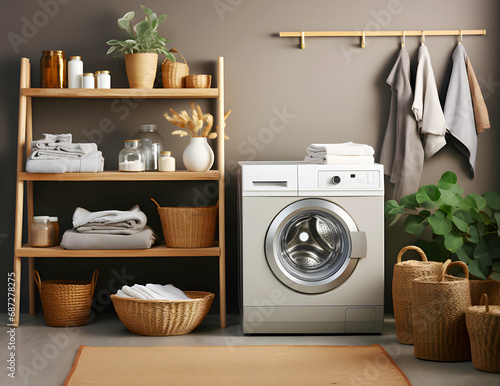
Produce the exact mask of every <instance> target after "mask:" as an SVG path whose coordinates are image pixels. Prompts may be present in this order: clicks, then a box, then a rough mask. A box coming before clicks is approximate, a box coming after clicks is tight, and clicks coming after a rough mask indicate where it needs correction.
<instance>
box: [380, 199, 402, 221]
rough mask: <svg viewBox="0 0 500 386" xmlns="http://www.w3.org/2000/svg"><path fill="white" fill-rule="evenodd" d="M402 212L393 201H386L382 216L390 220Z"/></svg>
mask: <svg viewBox="0 0 500 386" xmlns="http://www.w3.org/2000/svg"><path fill="white" fill-rule="evenodd" d="M403 212H404V210H403V208H401V207H400V206H399V204H398V203H397V202H396V201H394V200H388V201H386V203H385V204H384V214H385V218H386V219H387V220H392V219H393V218H394V216H395V215H397V214H398V213H403Z"/></svg>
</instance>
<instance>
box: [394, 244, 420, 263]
mask: <svg viewBox="0 0 500 386" xmlns="http://www.w3.org/2000/svg"><path fill="white" fill-rule="evenodd" d="M408 250H412V251H417V252H418V253H419V254H420V256H421V257H422V261H427V256H426V254H425V252H424V251H423V250H422V248H419V247H417V246H416V245H408V246H407V247H404V248H403V249H401V250H400V251H399V253H398V258H397V261H396V262H397V263H401V257H402V256H403V254H404V253H405V252H406V251H408Z"/></svg>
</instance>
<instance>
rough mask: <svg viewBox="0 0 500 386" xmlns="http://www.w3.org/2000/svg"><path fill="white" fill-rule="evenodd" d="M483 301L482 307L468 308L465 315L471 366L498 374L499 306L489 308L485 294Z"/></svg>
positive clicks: (499, 363)
mask: <svg viewBox="0 0 500 386" xmlns="http://www.w3.org/2000/svg"><path fill="white" fill-rule="evenodd" d="M483 300H484V303H485V305H484V306H472V307H469V308H467V311H466V313H465V321H466V323H467V331H468V332H469V337H470V345H471V352H472V364H473V365H474V367H475V368H476V369H478V370H482V371H489V372H492V373H500V306H490V305H489V304H488V303H489V302H488V295H486V294H483V296H482V297H481V303H482V302H483Z"/></svg>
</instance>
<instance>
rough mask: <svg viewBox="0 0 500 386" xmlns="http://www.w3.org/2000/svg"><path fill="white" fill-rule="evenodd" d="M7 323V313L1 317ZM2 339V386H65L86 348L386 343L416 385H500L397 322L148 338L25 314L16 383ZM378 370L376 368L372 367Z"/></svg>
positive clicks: (214, 324)
mask: <svg viewBox="0 0 500 386" xmlns="http://www.w3.org/2000/svg"><path fill="white" fill-rule="evenodd" d="M0 321H1V322H2V325H3V326H5V325H6V315H5V314H0ZM3 330H4V331H5V332H3V333H2V334H1V339H0V342H1V343H0V347H1V352H3V354H2V356H1V359H2V366H0V384H1V385H36V386H45V385H50V386H53V385H62V384H63V382H64V379H65V378H66V376H67V375H68V373H69V371H70V369H71V365H72V363H73V360H74V358H75V354H76V352H77V350H78V348H79V347H80V345H82V344H83V345H88V346H206V345H214V346H215V345H217V346H223V345H261V344H265V345H267V344H272V345H275V344H279V345H281V344H283V345H291V344H299V345H316V344H319V345H368V344H380V345H382V346H383V347H384V348H385V349H386V351H387V352H388V353H389V354H390V355H391V356H392V358H393V359H394V360H395V362H396V363H397V364H398V365H399V366H400V368H401V369H402V370H403V371H404V372H405V374H406V375H407V377H408V378H409V379H410V381H411V382H412V384H413V385H425V386H433V385H436V386H437V385H439V386H441V385H454V386H460V385H464V386H465V385H467V386H473V385H481V386H487V385H500V374H491V373H486V372H482V371H477V370H475V369H474V367H473V366H472V362H460V363H438V362H429V361H423V360H419V359H416V358H415V357H414V355H413V346H408V345H401V344H399V343H397V342H396V336H395V327H394V319H393V318H392V317H391V316H389V317H387V318H386V323H385V331H384V333H383V334H381V335H307V336H303V335H288V336H244V335H243V334H242V333H241V327H240V325H239V323H238V317H237V316H229V317H228V327H227V328H226V329H221V328H219V327H218V316H216V315H209V316H208V317H207V318H206V319H205V321H204V322H203V323H202V324H201V326H200V327H198V329H196V330H195V331H194V332H192V333H191V334H189V335H182V336H172V337H145V336H136V335H133V334H131V333H129V332H128V331H127V330H126V329H125V327H123V325H122V324H121V322H120V320H119V319H118V317H117V316H115V315H112V314H107V315H97V317H96V318H95V319H94V320H93V321H92V322H91V323H90V324H89V325H87V326H83V327H73V328H54V327H47V326H46V325H45V323H44V321H43V316H42V315H41V314H38V315H35V316H29V315H25V314H22V315H21V327H19V328H16V329H15V345H16V351H15V353H16V356H15V357H16V379H15V380H12V379H11V378H9V377H8V376H7V374H8V370H7V367H6V366H5V363H6V358H7V356H8V355H9V354H8V353H9V351H8V345H9V339H10V336H9V334H8V332H9V330H10V328H9V327H4V328H3ZM371 370H372V371H376V368H373V369H371Z"/></svg>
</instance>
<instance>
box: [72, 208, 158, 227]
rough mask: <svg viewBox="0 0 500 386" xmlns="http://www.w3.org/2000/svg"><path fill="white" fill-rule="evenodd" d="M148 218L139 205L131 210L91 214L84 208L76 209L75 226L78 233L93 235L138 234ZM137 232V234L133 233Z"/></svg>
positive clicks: (104, 211)
mask: <svg viewBox="0 0 500 386" xmlns="http://www.w3.org/2000/svg"><path fill="white" fill-rule="evenodd" d="M147 222H148V218H147V217H146V215H145V214H144V212H142V211H141V209H140V208H139V205H135V206H134V207H133V208H132V209H130V210H101V211H98V212H90V211H88V210H87V209H84V208H80V207H78V208H76V209H75V213H73V226H74V227H75V228H76V230H77V231H78V232H93V233H109V234H113V233H117V232H114V231H122V233H120V234H132V233H137V231H140V230H142V229H143V228H144V226H145V225H146V223H147ZM131 231H136V232H131Z"/></svg>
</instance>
